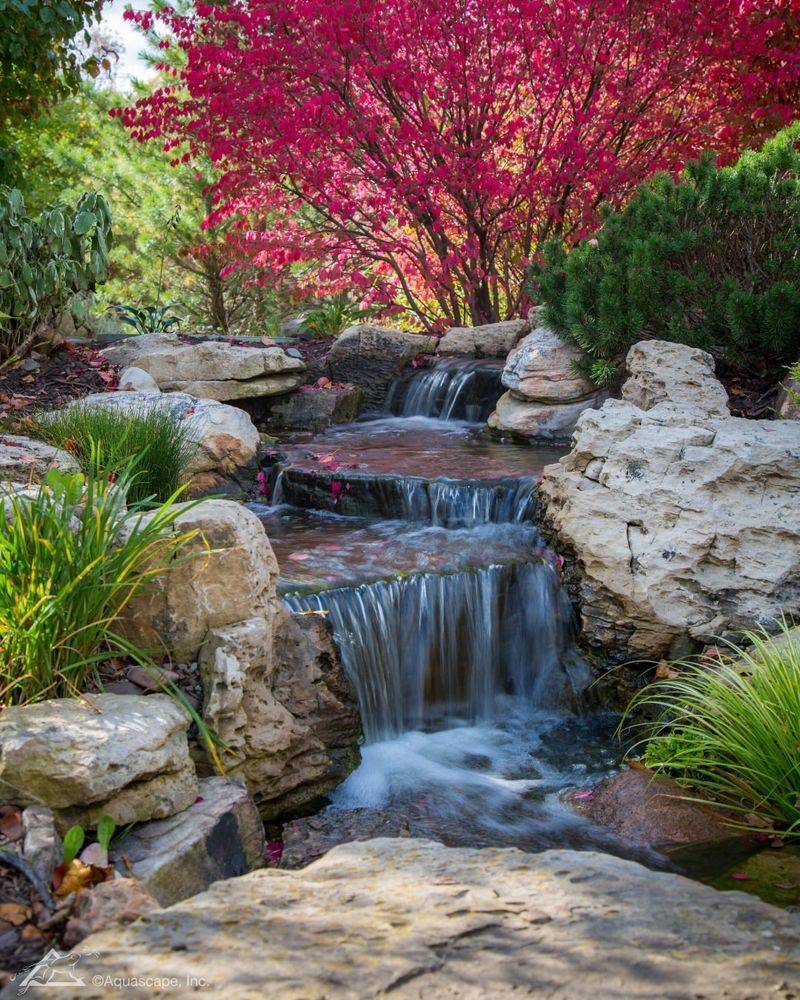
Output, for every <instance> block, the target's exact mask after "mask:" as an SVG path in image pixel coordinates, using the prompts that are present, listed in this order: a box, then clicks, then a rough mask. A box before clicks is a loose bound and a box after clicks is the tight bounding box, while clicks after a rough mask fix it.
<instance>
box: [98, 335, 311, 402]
mask: <svg viewBox="0 0 800 1000" xmlns="http://www.w3.org/2000/svg"><path fill="white" fill-rule="evenodd" d="M137 348H138V350H137ZM100 353H101V354H102V355H103V356H104V357H105V358H106V359H107V360H109V361H111V362H113V363H114V364H126V365H130V364H131V363H134V364H135V365H136V367H137V368H139V369H142V370H143V371H145V372H147V373H148V374H149V375H150V376H151V377H152V378H153V379H154V380H155V382H156V384H157V385H158V387H159V388H160V389H161V390H162V391H164V392H185V393H188V394H189V395H193V396H197V397H199V398H201V399H215V400H218V401H224V400H227V399H245V398H252V397H257V396H273V395H277V394H279V393H282V392H289V391H291V390H292V389H294V388H296V387H297V386H298V385H299V384H300V383H301V381H302V378H301V377H300V376H299V375H294V376H293V377H288V375H289V373H299V372H302V371H304V370H305V363H304V362H303V361H302V359H298V358H293V357H289V356H288V355H287V354H286V353H285V352H284V351H283V350H282V349H281V348H280V347H268V348H264V347H239V346H236V345H233V344H226V343H221V342H219V341H213V340H212V341H202V342H200V343H196V344H184V343H182V342H181V341H179V340H178V339H177V338H175V339H174V340H167V341H158V340H156V341H154V340H151V339H150V338H149V337H137V338H136V340H135V343H134V344H130V343H125V344H114V345H113V346H111V347H107V348H106V349H105V350H104V351H101V352H100ZM120 359H124V360H120Z"/></svg>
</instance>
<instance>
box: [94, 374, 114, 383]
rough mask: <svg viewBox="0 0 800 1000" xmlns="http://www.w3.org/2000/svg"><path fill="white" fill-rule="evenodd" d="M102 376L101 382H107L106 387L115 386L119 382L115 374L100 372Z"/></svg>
mask: <svg viewBox="0 0 800 1000" xmlns="http://www.w3.org/2000/svg"><path fill="white" fill-rule="evenodd" d="M98 374H99V375H100V380H101V381H102V382H105V384H106V385H113V384H114V383H115V382H116V381H117V376H116V375H115V374H114V372H98Z"/></svg>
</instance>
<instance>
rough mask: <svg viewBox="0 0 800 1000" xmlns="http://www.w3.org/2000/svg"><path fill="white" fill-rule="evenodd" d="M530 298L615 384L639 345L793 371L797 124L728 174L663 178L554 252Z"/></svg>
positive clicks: (799, 210) (589, 369) (692, 169)
mask: <svg viewBox="0 0 800 1000" xmlns="http://www.w3.org/2000/svg"><path fill="white" fill-rule="evenodd" d="M530 291H531V294H532V296H533V297H534V298H535V299H538V300H540V301H541V302H543V303H544V304H545V306H546V313H545V316H546V320H547V322H548V323H550V324H551V325H552V326H553V327H554V329H556V330H557V331H558V332H559V333H561V334H562V336H565V337H566V338H568V339H570V340H572V341H574V342H575V343H577V344H578V345H579V346H580V347H582V348H583V349H584V350H585V351H586V353H587V354H588V356H589V361H588V362H587V365H586V374H588V375H589V377H590V378H592V379H593V380H594V381H595V382H598V383H600V384H603V383H608V382H611V381H613V379H614V377H615V374H616V369H617V366H618V365H619V363H620V361H621V360H622V359H624V356H625V354H626V352H627V350H628V348H629V347H630V346H631V344H633V343H635V342H636V341H637V340H642V339H649V338H658V339H662V340H670V341H675V342H678V343H683V344H689V345H692V346H697V347H701V348H703V349H705V350H708V351H710V352H711V353H712V354H713V355H714V356H715V357H716V358H718V359H720V360H722V361H723V362H725V363H727V364H730V365H732V366H736V367H750V366H752V365H753V364H754V363H758V364H759V365H760V364H762V363H766V364H770V365H779V364H786V363H789V362H792V361H794V360H796V358H797V354H798V347H799V346H800V123H797V124H795V125H794V126H792V127H790V128H788V129H786V130H784V131H783V132H781V133H780V134H779V135H778V136H777V137H776V138H774V139H772V140H771V141H769V142H767V143H766V145H765V146H764V147H763V149H762V150H760V151H758V152H747V153H745V154H744V155H743V156H742V157H741V158H740V159H739V160H738V162H737V163H735V164H734V165H733V166H730V167H717V166H716V165H715V163H714V160H713V158H711V157H706V158H704V159H702V160H701V161H699V162H694V163H691V164H689V165H688V166H687V168H686V170H685V171H684V173H683V174H682V175H681V177H680V179H679V180H677V181H676V180H674V179H673V178H672V177H669V176H665V175H661V176H658V177H656V178H654V179H653V180H651V181H649V182H647V183H646V184H644V185H643V186H642V187H641V188H640V189H639V191H638V192H637V194H636V195H635V196H634V198H633V199H632V200H631V201H630V202H629V203H628V205H627V206H626V207H625V208H623V209H622V210H620V211H618V212H613V213H610V214H608V215H607V216H606V218H605V221H604V223H603V225H602V227H601V228H600V230H599V231H598V232H597V233H596V234H595V236H594V237H593V238H592V239H587V240H584V241H582V242H581V243H579V244H577V245H576V246H575V247H573V248H572V249H570V250H567V249H566V248H565V247H564V246H563V245H562V244H560V243H556V242H551V243H550V244H548V245H547V247H546V248H545V250H544V259H543V262H542V263H541V264H540V265H537V266H534V268H533V269H532V272H531V276H530Z"/></svg>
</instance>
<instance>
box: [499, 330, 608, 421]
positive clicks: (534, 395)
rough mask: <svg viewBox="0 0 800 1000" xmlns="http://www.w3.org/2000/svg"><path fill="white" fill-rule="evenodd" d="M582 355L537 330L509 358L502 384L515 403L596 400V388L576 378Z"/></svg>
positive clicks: (550, 334) (542, 331)
mask: <svg viewBox="0 0 800 1000" xmlns="http://www.w3.org/2000/svg"><path fill="white" fill-rule="evenodd" d="M583 357H584V355H583V352H582V351H581V350H580V348H579V347H577V346H576V345H575V344H569V343H567V342H566V341H564V340H562V339H561V338H560V337H559V336H558V335H557V334H556V333H554V332H553V331H552V330H551V329H549V328H548V327H546V326H537V327H536V328H535V329H534V330H533V331H532V332H531V333H529V334H528V335H527V336H526V337H523V339H522V340H521V341H520V342H519V344H517V346H516V347H515V348H514V350H513V351H511V353H510V354H509V355H508V358H507V360H506V365H505V368H504V369H503V375H502V380H501V381H502V383H503V385H504V386H505V387H506V389H508V390H509V391H510V392H511V393H512V395H514V396H516V397H517V398H518V399H528V400H532V401H535V402H538V403H549V404H554V403H574V402H577V401H579V400H582V399H586V398H588V397H590V396H595V395H596V393H597V386H596V385H594V383H592V382H589V381H588V380H587V379H585V378H583V377H581V376H580V375H578V374H576V371H575V365H576V364H578V363H579V362H580V361H581V360H582V359H583Z"/></svg>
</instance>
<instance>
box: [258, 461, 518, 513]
mask: <svg viewBox="0 0 800 1000" xmlns="http://www.w3.org/2000/svg"><path fill="white" fill-rule="evenodd" d="M334 482H338V483H340V484H342V485H341V486H340V487H339V488H338V489H336V490H335V491H334V489H333V487H332V484H333V483H334ZM535 490H536V480H535V479H534V478H533V477H527V476H524V477H518V478H515V479H504V480H499V481H496V482H480V481H470V480H463V479H459V480H455V479H421V478H418V477H416V476H393V475H370V474H363V473H357V472H350V473H347V472H344V473H341V472H340V473H325V472H321V471H320V472H317V471H313V470H309V469H300V468H296V467H289V468H286V469H282V470H281V471H280V472H279V473H278V475H277V478H276V480H275V484H274V487H273V489H272V499H273V502H274V503H287V504H290V505H291V506H293V507H302V508H304V509H306V510H328V511H334V512H336V513H338V514H344V515H352V516H358V517H372V518H380V519H382V520H402V521H414V522H422V523H427V524H432V525H435V526H437V527H443V528H468V527H474V526H476V525H481V524H508V523H522V522H523V521H529V520H531V518H532V517H533V511H534V502H535V501H534V497H535Z"/></svg>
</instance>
